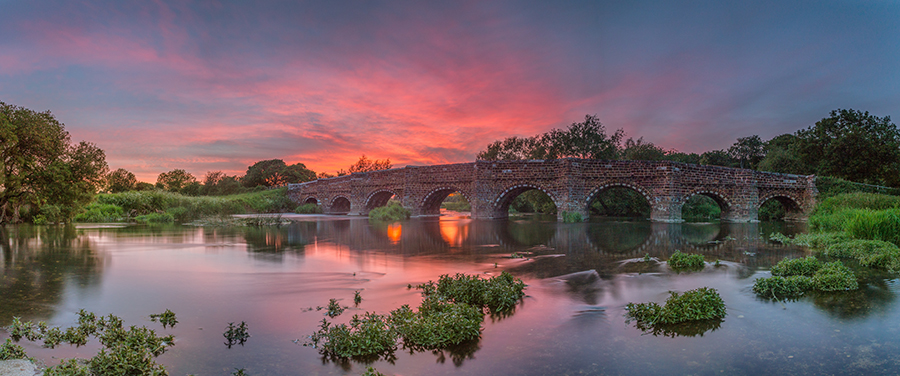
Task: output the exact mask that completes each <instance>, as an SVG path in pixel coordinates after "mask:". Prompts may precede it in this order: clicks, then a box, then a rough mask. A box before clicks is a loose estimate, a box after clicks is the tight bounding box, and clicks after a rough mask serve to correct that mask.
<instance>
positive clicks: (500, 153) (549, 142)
mask: <svg viewBox="0 0 900 376" xmlns="http://www.w3.org/2000/svg"><path fill="white" fill-rule="evenodd" d="M624 136H625V132H624V131H623V130H621V129H619V130H617V131H616V132H615V133H613V134H612V135H609V136H607V135H606V128H605V127H604V126H603V124H602V123H600V120H599V119H598V118H597V116H595V115H585V116H584V121H583V122H581V123H572V124H571V125H569V127H568V128H566V129H564V130H561V129H552V130H550V131H549V132H547V133H543V134H540V135H537V136H533V137H509V138H506V139H504V140H502V141H494V142H493V143H491V144H489V145H488V146H487V148H485V150H482V151H481V152H479V153H478V157H477V158H478V159H479V160H485V161H492V160H521V159H557V158H584V159H617V158H618V157H619V154H620V150H619V149H620V148H619V144H620V143H621V142H622V138H623V137H624Z"/></svg>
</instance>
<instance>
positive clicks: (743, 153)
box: [728, 135, 765, 168]
mask: <svg viewBox="0 0 900 376" xmlns="http://www.w3.org/2000/svg"><path fill="white" fill-rule="evenodd" d="M728 155H729V156H730V157H731V158H733V159H736V160H737V161H738V162H739V164H738V165H739V166H740V167H741V168H745V167H746V168H756V165H757V164H758V163H759V161H760V160H762V158H763V157H764V156H765V152H764V151H763V142H762V140H761V139H760V138H759V136H757V135H753V136H749V137H741V138H738V139H737V142H735V143H734V145H732V146H731V147H730V148H728Z"/></svg>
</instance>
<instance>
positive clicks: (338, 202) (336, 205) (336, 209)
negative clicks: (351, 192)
mask: <svg viewBox="0 0 900 376" xmlns="http://www.w3.org/2000/svg"><path fill="white" fill-rule="evenodd" d="M328 212H329V213H331V214H347V213H349V212H350V199H349V198H346V197H344V196H335V197H334V198H332V199H331V205H330V206H329V207H328Z"/></svg>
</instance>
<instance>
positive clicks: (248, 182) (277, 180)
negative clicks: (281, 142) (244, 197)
mask: <svg viewBox="0 0 900 376" xmlns="http://www.w3.org/2000/svg"><path fill="white" fill-rule="evenodd" d="M315 179H316V173H315V172H313V171H312V170H310V169H307V168H306V165H304V164H303V163H296V164H293V165H290V166H288V165H287V164H285V163H284V161H282V160H281V159H269V160H265V161H259V162H256V163H254V164H253V165H252V166H250V167H248V168H247V174H246V175H244V178H243V179H242V183H243V184H244V186H245V187H250V188H252V187H256V186H266V187H273V186H279V185H284V184H295V183H302V182H305V181H310V180H315Z"/></svg>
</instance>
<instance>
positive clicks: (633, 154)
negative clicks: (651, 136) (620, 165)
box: [622, 137, 667, 161]
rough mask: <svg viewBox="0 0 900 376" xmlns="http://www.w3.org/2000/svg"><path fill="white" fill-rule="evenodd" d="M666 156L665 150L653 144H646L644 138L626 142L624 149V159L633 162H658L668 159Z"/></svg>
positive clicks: (630, 139)
mask: <svg viewBox="0 0 900 376" xmlns="http://www.w3.org/2000/svg"><path fill="white" fill-rule="evenodd" d="M666 155H667V153H666V151H665V150H663V148H661V147H659V146H656V145H654V144H653V143H652V142H644V138H643V137H641V138H639V139H637V140H635V139H633V138H629V139H628V140H626V141H625V148H623V149H622V159H627V160H633V161H658V160H663V159H667V158H666Z"/></svg>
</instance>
